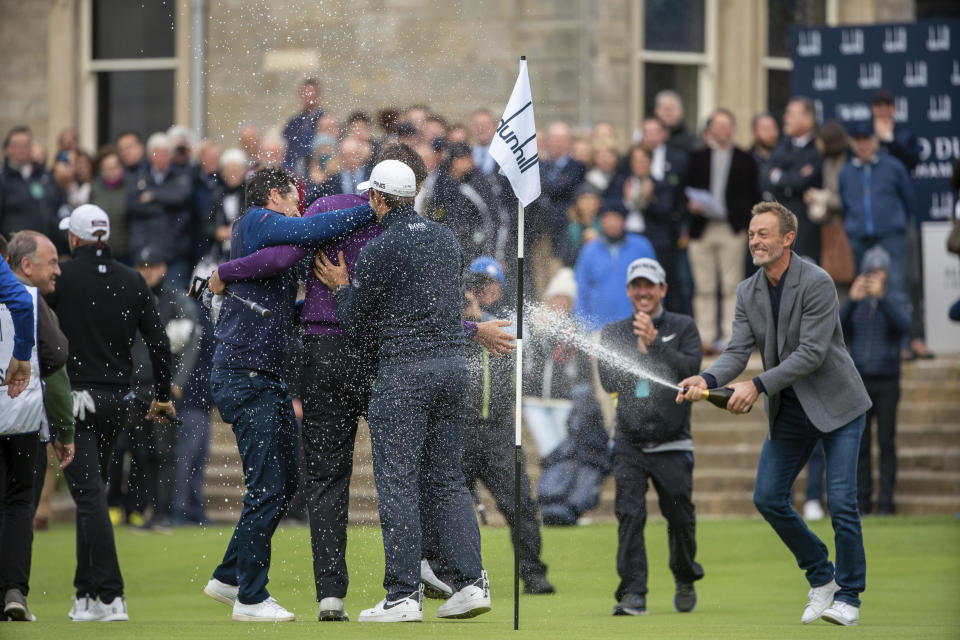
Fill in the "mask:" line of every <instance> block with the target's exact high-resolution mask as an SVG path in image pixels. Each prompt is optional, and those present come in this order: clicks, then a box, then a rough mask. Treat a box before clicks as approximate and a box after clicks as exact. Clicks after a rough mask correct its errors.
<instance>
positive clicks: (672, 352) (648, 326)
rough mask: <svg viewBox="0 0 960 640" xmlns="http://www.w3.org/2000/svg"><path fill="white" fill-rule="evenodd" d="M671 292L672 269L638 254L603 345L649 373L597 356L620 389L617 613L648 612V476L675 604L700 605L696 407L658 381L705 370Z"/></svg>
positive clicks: (609, 387)
mask: <svg viewBox="0 0 960 640" xmlns="http://www.w3.org/2000/svg"><path fill="white" fill-rule="evenodd" d="M666 294H667V282H666V274H665V273H664V270H663V267H661V266H660V263H658V262H657V261H656V260H652V259H650V258H639V259H637V260H634V261H633V262H631V263H630V266H629V267H627V297H628V298H629V299H630V302H631V304H632V305H633V314H632V315H630V316H628V317H626V318H624V319H623V320H620V321H618V322H613V323H611V324H608V325H607V326H605V327H604V328H603V331H602V332H601V334H600V341H601V344H603V345H604V346H605V347H607V348H609V349H612V350H613V351H615V352H616V353H620V354H623V356H624V357H625V358H627V359H629V360H630V361H631V362H632V363H636V365H637V368H638V370H640V371H644V372H649V373H650V374H651V375H650V377H645V376H643V375H637V374H636V373H633V372H628V371H624V370H622V369H620V368H618V367H613V366H610V365H608V364H605V363H604V362H603V361H600V362H599V367H600V382H601V383H602V384H603V388H604V390H605V391H607V392H610V393H614V392H616V393H617V394H619V395H618V398H617V421H616V434H615V436H614V440H615V444H614V446H613V475H614V478H615V479H616V482H617V492H616V498H615V501H614V509H615V510H616V513H617V521H618V522H619V528H618V537H619V544H618V545H617V573H619V574H620V585H619V586H618V587H617V591H616V598H617V604H616V606H614V608H613V615H615V616H625V615H631V616H635V615H642V614H645V613H646V612H647V604H646V594H647V575H648V572H647V553H646V547H645V545H644V540H643V528H644V525H645V524H646V521H647V505H646V500H645V495H646V492H647V483H648V481H652V482H653V486H654V487H656V489H657V496H658V504H659V505H660V512H661V513H662V514H663V517H664V518H666V519H667V525H668V526H667V535H668V537H669V540H670V571H671V572H672V573H673V579H674V581H675V582H676V592H675V594H674V598H673V606H674V607H675V608H676V610H677V611H679V612H688V611H693V608H694V607H695V606H696V605H697V593H696V591H695V590H694V587H693V583H694V581H696V580H699V579H701V578H702V577H703V567H701V566H700V564H699V563H698V562H696V560H694V557H695V556H696V553H697V542H696V538H695V535H694V534H695V530H696V518H695V516H694V509H693V501H692V499H691V495H692V493H693V439H692V438H691V436H690V406H689V404H688V403H684V404H682V405H677V404H675V403H674V402H673V400H674V396H675V395H676V391H675V389H672V388H671V387H670V386H667V385H665V384H663V383H661V382H659V381H660V380H679V379H680V378H683V377H686V376H688V375H690V373H691V372H696V371H698V370H699V369H700V360H701V358H702V351H701V344H700V333H699V332H698V331H697V325H696V323H695V322H694V321H693V318H691V317H690V316H685V315H681V314H678V313H671V312H670V311H667V310H666V309H664V308H663V302H662V301H663V297H664V296H665V295H666ZM678 376H679V377H678Z"/></svg>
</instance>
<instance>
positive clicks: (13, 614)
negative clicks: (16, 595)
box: [3, 602, 37, 622]
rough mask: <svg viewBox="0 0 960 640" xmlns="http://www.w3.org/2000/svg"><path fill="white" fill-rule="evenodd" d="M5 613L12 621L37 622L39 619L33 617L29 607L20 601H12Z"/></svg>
mask: <svg viewBox="0 0 960 640" xmlns="http://www.w3.org/2000/svg"><path fill="white" fill-rule="evenodd" d="M3 614H4V615H5V616H6V617H7V619H8V620H10V621H11V622H36V621H37V619H36V618H35V617H33V614H31V613H30V612H29V611H27V608H26V607H24V606H23V605H21V604H20V603H19V602H11V603H10V604H8V605H7V606H6V608H4V610H3Z"/></svg>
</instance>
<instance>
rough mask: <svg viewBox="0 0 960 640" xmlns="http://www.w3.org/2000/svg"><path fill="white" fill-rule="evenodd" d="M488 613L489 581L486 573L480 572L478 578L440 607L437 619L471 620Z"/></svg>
mask: <svg viewBox="0 0 960 640" xmlns="http://www.w3.org/2000/svg"><path fill="white" fill-rule="evenodd" d="M488 611H490V580H488V579H487V572H486V571H481V572H480V577H479V578H477V580H476V581H475V582H473V583H472V584H468V585H467V586H465V587H464V588H463V589H460V591H457V592H456V593H455V594H453V596H452V597H451V598H450V599H449V600H447V601H446V602H444V603H443V604H442V605H440V608H439V609H437V617H438V618H473V617H476V616H479V615H480V614H483V613H486V612H488Z"/></svg>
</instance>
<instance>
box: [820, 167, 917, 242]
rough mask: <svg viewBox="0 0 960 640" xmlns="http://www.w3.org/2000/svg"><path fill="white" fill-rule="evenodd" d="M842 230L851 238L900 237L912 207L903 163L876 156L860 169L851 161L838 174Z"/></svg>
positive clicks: (911, 196)
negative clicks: (893, 235)
mask: <svg viewBox="0 0 960 640" xmlns="http://www.w3.org/2000/svg"><path fill="white" fill-rule="evenodd" d="M838 180H839V188H840V200H841V201H842V202H843V226H844V228H845V229H846V231H847V235H849V236H850V237H852V238H879V237H882V236H885V235H887V234H890V233H902V232H903V231H904V230H905V229H906V228H907V219H908V218H909V217H910V209H911V208H912V207H913V186H912V185H911V183H910V176H909V175H908V174H907V170H906V169H905V168H904V166H903V163H901V162H900V161H899V160H897V159H896V158H894V157H893V156H891V155H888V154H885V153H878V154H877V156H876V158H875V160H874V161H873V162H872V163H870V164H867V165H864V164H863V163H862V162H860V160H858V159H857V158H852V159H851V160H850V161H848V162H847V164H846V165H844V167H843V169H841V170H840V177H839V178H838Z"/></svg>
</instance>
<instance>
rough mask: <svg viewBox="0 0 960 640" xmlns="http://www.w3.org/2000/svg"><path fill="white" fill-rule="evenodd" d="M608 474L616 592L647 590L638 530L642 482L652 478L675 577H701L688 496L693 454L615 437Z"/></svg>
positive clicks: (643, 506)
mask: <svg viewBox="0 0 960 640" xmlns="http://www.w3.org/2000/svg"><path fill="white" fill-rule="evenodd" d="M613 475H614V478H615V479H616V494H615V497H614V510H615V511H616V514H617V523H618V527H617V573H618V574H619V575H620V584H619V586H618V587H617V591H616V594H615V597H616V599H617V600H621V599H622V598H623V597H624V596H625V595H627V594H629V593H636V594H639V595H644V594H646V593H647V575H648V571H647V547H646V544H645V543H644V539H643V529H644V526H645V525H646V523H647V500H646V493H647V481H648V480H649V481H652V482H653V486H654V488H655V489H656V490H657V497H658V498H659V504H660V513H662V514H663V517H664V518H666V520H667V540H668V542H669V546H670V571H672V572H673V577H674V580H676V581H677V582H693V581H695V580H699V579H700V578H702V577H703V567H701V566H700V564H699V563H698V562H696V560H694V558H695V557H696V555H697V540H696V526H697V520H696V516H695V514H694V507H693V500H692V498H691V496H692V494H693V454H692V453H691V452H689V451H664V452H662V453H644V452H643V450H642V449H641V448H640V447H639V446H637V445H635V444H633V443H632V442H630V441H629V440H627V439H626V438H622V437H618V438H617V439H616V442H615V444H614V447H613Z"/></svg>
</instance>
